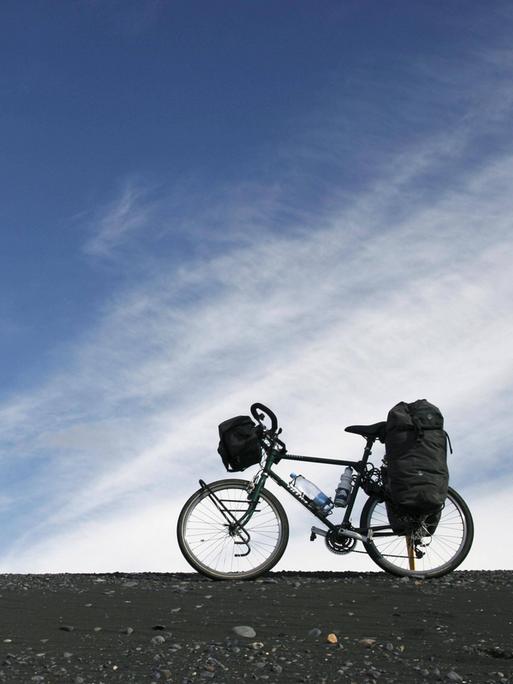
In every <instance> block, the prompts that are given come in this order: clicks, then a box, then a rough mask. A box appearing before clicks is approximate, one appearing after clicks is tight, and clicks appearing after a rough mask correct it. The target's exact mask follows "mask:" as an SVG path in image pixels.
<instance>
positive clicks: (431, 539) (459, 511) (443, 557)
mask: <svg viewBox="0 0 513 684" xmlns="http://www.w3.org/2000/svg"><path fill="white" fill-rule="evenodd" d="M360 527H361V528H362V530H363V531H364V532H365V531H366V530H368V529H372V531H373V534H372V537H371V539H369V540H368V541H367V542H364V546H365V549H366V551H367V553H368V554H369V556H370V557H371V558H372V560H373V561H374V562H375V563H377V564H378V565H379V567H380V568H382V569H383V570H386V572H390V573H392V574H393V575H399V576H403V577H404V576H406V577H425V578H428V577H441V576H442V575H446V574H447V573H449V572H452V570H454V569H455V568H457V567H458V565H460V563H462V562H463V560H464V559H465V558H466V556H467V554H468V552H469V551H470V547H471V546H472V540H473V538H474V523H473V521H472V516H471V514H470V510H469V508H468V506H467V504H466V503H465V501H464V500H463V498H462V497H461V496H460V495H459V494H458V492H456V491H455V490H454V489H452V487H449V491H448V494H447V499H446V501H445V506H444V508H443V510H442V513H441V516H440V521H439V522H438V525H437V526H436V530H435V531H434V532H433V534H429V530H428V528H427V527H426V526H425V525H424V526H422V525H421V526H419V528H418V529H414V530H412V531H410V532H408V533H407V534H394V532H393V531H392V528H391V526H390V522H389V519H388V515H387V509H386V505H385V503H384V502H383V501H381V500H380V499H379V498H378V497H375V496H371V497H369V499H368V500H367V502H366V504H365V506H364V507H363V510H362V516H361V520H360Z"/></svg>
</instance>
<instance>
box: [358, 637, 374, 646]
mask: <svg viewBox="0 0 513 684" xmlns="http://www.w3.org/2000/svg"><path fill="white" fill-rule="evenodd" d="M359 643H360V644H361V645H362V646H365V648H372V647H373V646H374V644H375V643H376V639H371V638H370V637H367V638H365V639H360V641H359Z"/></svg>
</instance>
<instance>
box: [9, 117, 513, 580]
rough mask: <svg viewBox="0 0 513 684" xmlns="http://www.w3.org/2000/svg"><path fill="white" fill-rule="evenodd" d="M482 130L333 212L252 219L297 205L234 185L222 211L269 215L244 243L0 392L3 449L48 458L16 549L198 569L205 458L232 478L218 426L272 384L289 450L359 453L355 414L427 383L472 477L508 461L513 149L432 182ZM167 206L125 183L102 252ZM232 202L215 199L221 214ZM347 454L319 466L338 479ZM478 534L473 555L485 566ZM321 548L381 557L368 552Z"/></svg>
mask: <svg viewBox="0 0 513 684" xmlns="http://www.w3.org/2000/svg"><path fill="white" fill-rule="evenodd" d="M468 135H469V133H468V131H465V133H463V134H462V135H461V136H459V137H458V136H457V137H456V138H455V139H454V140H453V141H451V140H449V139H444V140H443V141H442V140H441V139H438V140H436V141H435V142H434V143H433V144H432V145H431V147H430V146H429V145H428V144H425V145H424V146H423V147H422V148H421V149H419V150H417V151H414V152H413V153H410V154H409V155H407V154H406V153H404V152H403V153H401V154H400V155H399V156H398V159H397V160H396V164H395V165H394V166H393V167H392V169H391V171H390V173H388V174H387V175H386V176H383V177H382V178H381V179H378V180H377V181H376V182H375V183H374V185H373V186H372V187H370V188H368V189H367V190H366V191H365V192H363V193H362V194H361V195H359V196H358V197H357V198H354V200H353V202H352V203H351V204H350V205H348V206H344V207H341V206H339V205H337V204H336V203H335V204H334V205H332V206H331V208H330V209H329V211H327V212H325V213H324V215H323V216H322V217H321V218H320V219H319V221H316V222H315V223H309V222H310V221H311V217H310V215H309V214H308V213H306V214H305V215H303V216H298V212H297V211H296V212H291V216H292V218H290V220H289V222H288V223H287V222H285V223H284V224H283V231H282V232H281V233H280V234H273V231H272V230H262V231H258V230H253V228H255V226H257V225H264V226H265V225H266V224H268V223H271V222H272V219H273V215H274V212H275V210H276V211H279V212H281V211H282V209H283V203H284V200H280V199H279V193H277V191H276V188H273V189H272V191H271V193H270V198H269V199H268V202H267V204H265V203H264V205H265V209H264V210H261V211H255V210H254V208H253V207H252V206H247V205H246V203H247V201H248V200H247V197H248V195H247V193H242V198H243V199H242V200H241V195H237V200H236V201H233V202H232V204H231V205H230V206H229V207H227V210H226V214H227V216H229V217H231V219H230V221H233V222H236V221H235V220H234V217H242V219H244V218H245V220H247V222H248V223H249V224H250V225H251V226H252V230H251V231H250V232H249V235H248V236H247V237H246V239H245V240H235V241H234V242H232V243H231V244H230V245H229V246H226V249H225V250H224V251H223V252H221V251H220V249H215V250H213V253H212V255H211V256H210V257H208V258H207V257H205V256H202V257H199V258H198V259H197V260H196V261H189V262H188V263H187V264H186V266H184V267H183V268H175V270H174V271H173V272H171V273H169V272H168V268H167V266H166V265H165V266H164V267H162V265H161V266H160V267H159V269H158V271H157V272H155V273H154V274H152V275H151V276H150V275H148V276H147V278H146V279H145V280H144V281H141V282H140V283H137V285H134V286H133V287H132V289H131V290H129V291H124V292H118V293H117V294H116V295H115V296H114V297H113V299H112V301H111V302H110V303H108V304H107V305H106V306H105V309H104V311H103V313H102V316H101V318H100V319H99V321H98V324H97V325H96V327H95V328H94V329H93V330H92V331H91V332H90V333H89V335H88V336H87V339H83V340H82V341H81V343H80V345H79V346H78V348H74V349H72V350H70V351H69V353H68V355H67V357H66V359H67V360H65V362H63V368H62V370H61V371H60V372H59V374H57V375H55V376H54V377H52V378H50V379H49V380H48V382H47V384H46V385H44V386H41V387H40V388H36V389H34V391H33V392H31V393H30V392H28V393H25V394H23V395H20V396H19V397H13V398H12V400H11V401H10V402H7V403H5V404H4V405H3V406H2V407H0V435H1V438H2V440H3V444H4V445H6V447H7V446H8V449H7V448H5V449H3V450H2V451H3V452H4V454H10V456H6V455H4V461H7V460H8V459H10V458H12V459H18V460H21V461H23V460H26V459H34V458H37V459H40V460H43V462H44V463H45V469H44V472H43V473H40V474H37V475H34V476H32V477H31V478H29V480H28V481H27V483H26V486H25V487H24V496H25V497H26V498H27V500H28V501H30V500H31V497H33V500H32V505H33V506H35V508H34V510H33V516H32V519H33V521H37V523H34V522H32V524H31V525H27V524H26V523H25V522H23V521H21V522H20V528H19V534H18V537H17V539H16V541H14V540H11V542H10V544H9V545H8V546H5V547H4V551H3V554H4V555H3V558H1V559H0V567H2V568H3V569H7V570H11V571H14V570H23V571H28V570H32V571H35V570H38V571H43V570H53V571H58V570H61V571H63V570H76V571H78V570H84V571H85V570H95V569H96V570H102V569H106V570H107V569H123V570H145V569H147V570H164V569H168V570H185V569H186V566H185V565H184V562H183V561H182V560H181V559H178V556H177V547H176V543H175V541H174V520H175V519H176V515H177V511H178V510H179V507H180V503H181V502H183V501H184V500H185V499H186V498H187V496H188V495H189V494H190V493H191V491H192V490H194V489H195V488H196V486H197V479H198V478H199V477H200V476H201V477H204V478H205V479H207V480H209V479H210V480H212V479H219V478H222V477H223V476H224V471H223V470H222V465H221V462H220V459H219V458H218V457H217V454H216V451H215V450H216V446H217V445H216V427H217V423H218V422H220V421H221V420H222V419H224V418H226V417H229V416H230V415H234V414H238V413H241V412H245V411H246V410H247V407H248V406H249V404H250V403H252V402H253V401H255V400H259V401H263V402H264V403H269V404H270V405H271V406H272V407H274V408H275V409H276V410H277V412H278V414H279V415H280V418H281V420H282V423H283V425H284V428H285V438H286V439H287V441H288V443H289V448H290V450H291V451H293V452H294V451H295V452H299V453H311V454H314V455H315V454H318V455H333V456H335V457H336V456H341V455H342V454H344V455H345V456H347V457H350V458H357V457H358V456H359V453H360V446H361V444H360V441H359V439H358V438H356V437H354V436H349V435H347V434H345V433H344V432H343V427H344V425H346V424H349V423H354V422H366V421H368V422H374V421H376V420H380V419H383V418H384V417H385V413H386V411H387V410H388V409H389V408H390V407H391V406H392V405H393V404H394V403H395V402H397V401H399V400H403V399H404V400H415V399H417V398H420V397H426V398H428V399H430V400H431V401H433V402H434V403H437V404H438V405H439V406H440V407H441V408H442V410H443V411H444V413H445V414H446V417H447V428H448V430H449V432H450V433H451V436H452V438H453V443H454V447H455V454H454V456H453V458H452V460H451V472H452V473H453V476H454V481H453V484H454V486H455V487H456V488H457V489H460V488H462V487H463V488H465V487H466V486H467V487H468V486H469V485H470V484H471V483H472V478H473V477H474V478H477V477H479V478H480V479H483V477H486V478H487V480H488V481H489V482H490V487H493V486H495V485H494V478H497V477H498V476H499V474H500V472H503V471H506V472H507V473H508V474H511V472H512V469H513V464H512V462H511V456H510V454H511V446H512V445H511V441H512V440H511V436H510V425H509V422H510V418H509V416H510V415H511V410H512V409H513V405H512V404H513V401H512V399H511V396H512V393H511V385H512V374H513V367H512V366H513V364H512V358H511V354H510V351H509V339H510V338H511V333H512V332H513V330H512V327H513V321H512V313H511V301H512V300H513V283H512V281H511V278H510V264H511V259H512V256H513V231H512V227H513V226H512V219H511V216H513V193H512V190H513V157H511V156H510V155H508V154H507V153H506V151H504V154H503V156H502V157H501V158H497V159H495V160H488V161H487V162H486V163H483V164H482V165H481V166H480V167H476V168H474V169H473V171H472V172H470V171H467V173H466V174H465V176H464V177H462V178H459V179H458V182H457V183H451V182H448V186H447V188H446V189H445V191H444V192H438V193H435V194H434V195H433V194H432V195H431V196H429V197H428V196H426V195H425V193H422V192H419V191H418V190H417V191H414V188H418V183H419V178H421V177H422V175H423V174H424V173H426V172H428V171H429V170H430V169H433V167H434V168H438V164H439V161H440V154H441V152H442V151H443V153H444V155H445V158H447V157H448V156H451V155H452V156H453V157H454V158H457V157H458V155H461V154H462V150H463V149H464V148H465V145H466V139H467V136H468ZM252 201H254V200H252ZM163 204H164V206H166V201H165V200H164V202H163ZM167 206H168V205H167ZM155 212H156V213H158V214H159V216H160V217H161V216H162V213H163V208H162V206H160V207H156V206H155V205H154V204H153V203H149V202H148V200H147V196H146V195H145V193H144V192H143V191H141V190H138V189H137V187H136V186H135V185H133V184H132V185H130V184H129V185H127V187H126V188H125V190H124V191H123V193H122V194H121V196H120V198H119V199H118V200H116V201H115V202H113V203H112V205H111V206H110V207H109V208H108V210H107V211H105V212H104V213H103V214H102V216H101V217H100V219H99V221H98V223H97V227H96V232H95V234H94V236H93V238H92V239H91V241H90V242H89V243H88V246H87V249H88V251H89V253H91V254H93V255H96V256H107V255H110V254H112V253H115V252H116V250H118V249H119V248H120V247H122V246H123V245H126V244H127V243H128V242H129V241H130V240H131V239H132V238H135V237H137V236H139V237H140V235H141V232H142V231H143V230H145V229H146V227H147V226H148V222H149V221H150V218H151V217H152V216H154V213H155ZM218 212H219V206H218V205H216V206H215V210H213V211H212V212H209V211H208V210H206V211H203V210H202V211H201V212H199V214H198V215H199V216H201V217H202V220H204V221H207V222H212V223H211V224H210V225H217V224H218V223H219V222H220V218H219V214H218ZM394 217H395V220H394ZM242 219H241V220H242ZM194 223H195V215H194V214H193V215H191V217H190V218H189V219H188V220H187V221H185V223H184V224H183V225H192V224H194ZM207 228H208V226H207ZM182 229H183V226H182ZM205 231H206V232H205V240H206V241H208V240H210V237H209V235H208V231H207V229H206V228H205ZM233 235H234V237H237V236H236V234H235V233H234V234H233ZM157 263H158V262H157ZM483 455H486V458H485V457H484V456H483ZM379 457H380V454H379V451H378V450H377V452H376V460H379ZM335 470H336V469H330V468H326V469H324V470H322V471H321V470H319V468H317V467H314V466H312V465H310V466H307V465H305V466H304V468H303V472H304V474H305V475H306V476H307V477H311V478H312V479H313V480H315V481H316V482H318V484H320V485H321V486H322V487H323V488H326V489H328V490H331V489H333V487H334V485H335V482H336V480H337V473H336V472H335ZM280 472H282V473H286V472H288V470H287V467H286V465H283V466H280ZM18 487H19V489H20V491H21V488H22V485H21V484H19V485H18ZM42 491H44V492H45V501H38V495H40V493H41V492H42ZM500 501H501V502H502V504H501V505H502V506H503V508H502V509H501V510H503V512H504V511H505V510H506V508H505V507H506V506H507V500H506V497H503V498H501V500H500ZM8 503H9V502H7V503H6V505H8ZM478 506H481V504H480V503H479V504H478ZM481 509H482V507H481V508H479V509H478V510H479V511H481ZM13 510H16V508H15V506H14V504H13ZM287 510H289V513H290V517H291V521H292V522H293V529H294V527H295V525H294V522H295V521H296V520H297V521H301V523H302V524H303V526H304V530H303V531H301V532H298V536H297V537H294V538H293V540H292V543H291V548H290V552H289V553H288V554H287V556H286V557H285V558H284V560H283V562H282V565H281V567H294V564H295V563H297V562H298V560H299V559H301V558H302V557H303V556H304V554H305V550H306V547H305V546H304V544H305V543H306V542H305V540H306V539H307V536H308V529H309V527H308V526H309V524H311V523H310V522H309V521H308V520H306V519H305V518H304V516H302V512H301V511H299V509H298V506H297V505H296V504H295V503H294V502H292V506H291V507H287ZM480 515H481V513H480ZM3 541H4V543H5V539H4V540H3ZM317 543H319V542H317ZM481 543H482V542H481V540H480V538H479V537H478V538H476V552H475V553H474V554H473V556H472V557H473V558H474V559H475V560H474V561H472V562H474V563H475V564H476V565H474V566H472V567H480V566H479V563H482V562H484V561H483V558H484V552H483V548H484V547H482V546H480V545H481ZM487 543H488V542H487ZM308 548H311V547H308ZM311 557H312V558H313V556H311ZM315 558H317V555H315ZM498 558H499V556H498ZM362 559H363V560H362ZM315 562H317V560H316V561H315ZM489 562H491V563H492V564H493V561H489ZM501 562H508V563H509V562H510V559H505V560H504V561H502V560H501ZM312 563H313V561H312ZM319 563H320V567H332V566H333V569H336V568H338V567H340V566H339V563H342V567H343V568H344V569H352V568H356V567H360V563H363V564H364V565H365V567H366V569H373V567H374V566H372V565H371V564H370V561H368V559H366V558H365V557H363V556H362V557H360V556H354V557H348V559H347V564H346V560H345V559H343V561H342V562H341V561H340V560H339V559H338V558H335V557H332V556H329V555H326V556H319ZM330 564H331V565H330ZM335 565H336V567H335ZM302 567H303V569H307V568H306V566H304V565H303V566H302ZM362 567H363V566H362Z"/></svg>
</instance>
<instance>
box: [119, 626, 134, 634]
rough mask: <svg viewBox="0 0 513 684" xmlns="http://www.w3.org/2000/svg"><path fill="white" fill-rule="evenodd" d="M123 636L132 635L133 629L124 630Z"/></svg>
mask: <svg viewBox="0 0 513 684" xmlns="http://www.w3.org/2000/svg"><path fill="white" fill-rule="evenodd" d="M122 633H123V634H128V635H130V634H133V633H134V628H133V627H127V628H126V629H124V630H123V632H122Z"/></svg>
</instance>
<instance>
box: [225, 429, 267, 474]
mask: <svg viewBox="0 0 513 684" xmlns="http://www.w3.org/2000/svg"><path fill="white" fill-rule="evenodd" d="M256 427H257V426H256V424H255V423H254V422H253V421H252V420H251V418H250V417H249V416H236V417H235V418H230V419H228V420H225V421H224V422H223V423H221V424H220V425H219V437H220V441H219V447H218V449H217V451H218V453H219V454H220V456H221V458H222V459H223V463H224V467H225V468H226V470H229V471H232V472H233V471H238V470H239V471H240V470H245V469H246V468H249V466H252V465H255V463H259V461H260V459H261V458H262V449H261V447H260V442H259V440H258V436H257V432H256Z"/></svg>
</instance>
